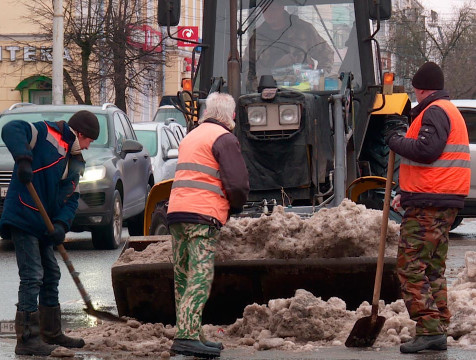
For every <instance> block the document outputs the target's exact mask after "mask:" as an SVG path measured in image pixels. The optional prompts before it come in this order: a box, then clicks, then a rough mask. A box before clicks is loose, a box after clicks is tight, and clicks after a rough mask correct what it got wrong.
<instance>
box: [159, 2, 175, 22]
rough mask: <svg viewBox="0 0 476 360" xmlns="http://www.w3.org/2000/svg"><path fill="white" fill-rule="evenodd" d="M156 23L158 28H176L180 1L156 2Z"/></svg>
mask: <svg viewBox="0 0 476 360" xmlns="http://www.w3.org/2000/svg"><path fill="white" fill-rule="evenodd" d="M158 1H159V2H158V3H157V22H158V23H159V25H160V26H177V25H178V23H179V21H180V0H158Z"/></svg>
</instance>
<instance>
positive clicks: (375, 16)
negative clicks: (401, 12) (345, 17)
mask: <svg viewBox="0 0 476 360" xmlns="http://www.w3.org/2000/svg"><path fill="white" fill-rule="evenodd" d="M367 1H368V4H369V17H370V18H371V19H372V20H388V19H390V17H391V16H392V1H391V0H367Z"/></svg>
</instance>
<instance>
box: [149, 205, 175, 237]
mask: <svg viewBox="0 0 476 360" xmlns="http://www.w3.org/2000/svg"><path fill="white" fill-rule="evenodd" d="M168 234H170V232H169V226H168V224H167V204H166V202H165V201H161V202H160V203H158V204H157V206H156V207H155V210H154V212H153V213H152V221H151V224H150V228H149V235H168Z"/></svg>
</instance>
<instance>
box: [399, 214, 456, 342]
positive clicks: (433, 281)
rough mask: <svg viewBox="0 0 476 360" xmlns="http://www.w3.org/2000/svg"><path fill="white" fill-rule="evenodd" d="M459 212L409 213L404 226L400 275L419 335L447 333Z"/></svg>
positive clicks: (403, 291) (400, 255) (407, 303)
mask: <svg viewBox="0 0 476 360" xmlns="http://www.w3.org/2000/svg"><path fill="white" fill-rule="evenodd" d="M457 212H458V210H457V209H456V208H416V207H409V208H407V209H405V215H404V216H403V220H402V224H401V225H400V239H399V244H398V255H397V272H398V277H399V279H400V285H401V289H402V295H403V300H404V301H405V305H406V307H407V310H408V313H409V315H410V318H411V319H412V320H414V321H415V322H416V334H417V335H437V334H444V333H446V329H447V327H448V325H449V322H450V317H451V314H450V311H449V310H448V306H447V287H446V278H445V270H446V255H447V254H448V238H449V231H450V228H451V225H452V224H453V221H454V219H455V217H456V214H457Z"/></svg>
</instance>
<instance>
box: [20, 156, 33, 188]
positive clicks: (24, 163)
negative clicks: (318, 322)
mask: <svg viewBox="0 0 476 360" xmlns="http://www.w3.org/2000/svg"><path fill="white" fill-rule="evenodd" d="M17 175H18V180H20V182H21V183H22V184H28V183H29V182H31V179H32V177H33V170H32V168H31V161H30V160H28V159H21V160H19V161H18V162H17Z"/></svg>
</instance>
